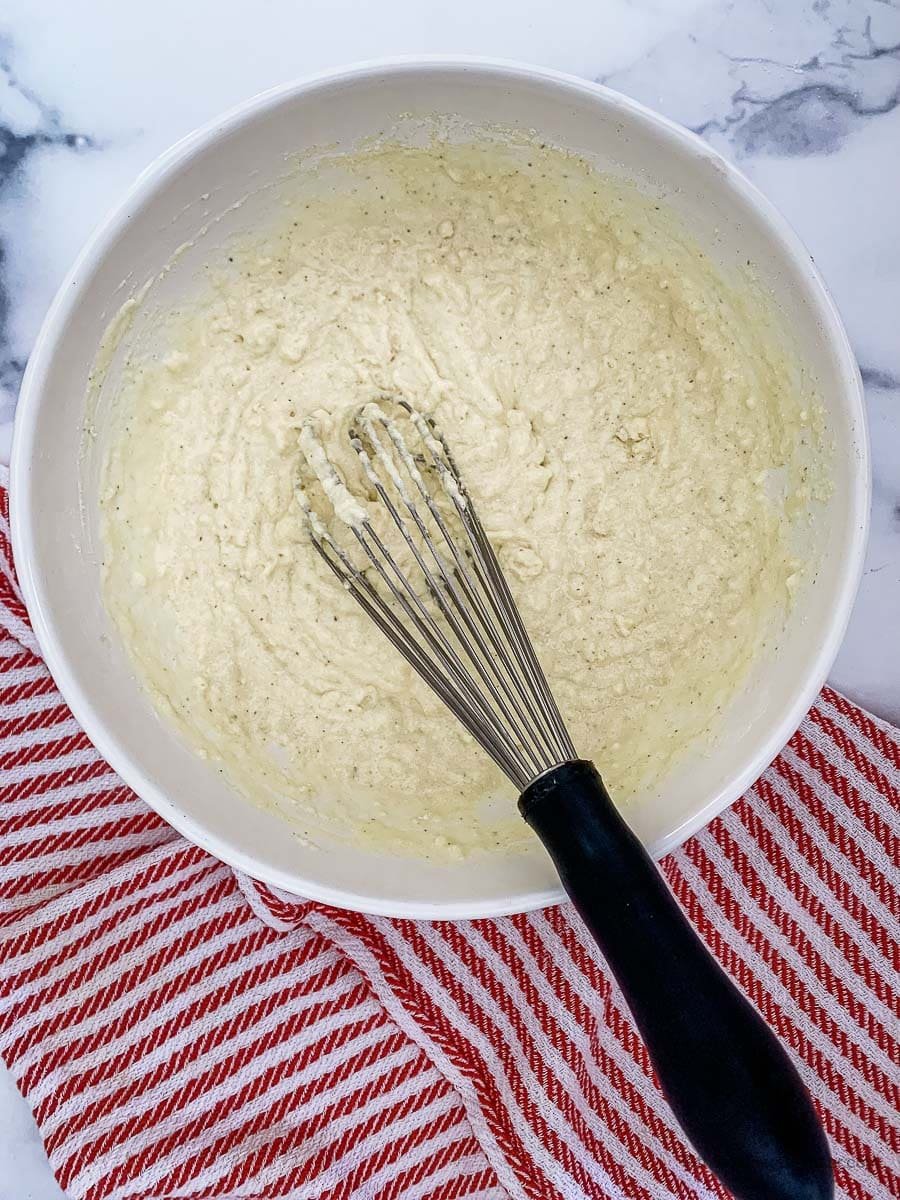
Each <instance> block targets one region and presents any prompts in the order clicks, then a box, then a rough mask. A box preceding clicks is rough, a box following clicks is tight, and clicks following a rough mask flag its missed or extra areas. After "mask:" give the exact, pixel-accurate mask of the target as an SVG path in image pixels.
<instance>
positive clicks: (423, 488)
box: [299, 400, 576, 791]
mask: <svg viewBox="0 0 900 1200" xmlns="http://www.w3.org/2000/svg"><path fill="white" fill-rule="evenodd" d="M382 403H385V402H382ZM394 403H395V405H396V408H397V410H399V417H400V418H406V419H405V420H404V424H405V425H407V426H408V428H409V432H410V434H411V437H410V438H409V440H408V438H407V436H406V435H405V433H404V432H403V431H401V428H400V424H399V420H398V419H395V418H393V417H390V416H388V415H387V414H386V413H385V411H384V409H383V408H382V405H381V404H369V405H366V406H365V407H363V408H362V409H361V410H360V411H359V413H358V414H357V415H356V418H355V420H354V421H353V422H352V423H351V426H350V431H349V443H350V446H351V448H352V449H353V451H354V452H355V454H356V457H357V459H358V461H359V463H360V466H361V469H362V475H363V478H364V480H365V481H366V483H367V484H368V486H369V487H370V488H371V490H372V492H373V493H374V496H375V497H376V498H377V500H378V501H379V502H380V505H381V507H382V509H383V510H384V511H385V512H386V514H387V515H388V516H389V517H390V523H391V526H392V527H393V528H394V529H395V530H396V531H397V532H398V533H399V534H400V538H401V543H400V546H399V547H398V549H400V548H405V550H406V551H407V552H408V554H409V555H410V556H411V564H414V569H413V570H412V571H411V572H410V570H408V569H404V567H403V566H401V556H399V555H398V554H397V553H395V551H394V550H393V549H392V547H391V546H390V545H389V544H388V537H387V534H386V533H385V534H384V535H382V534H381V533H380V532H379V530H378V529H376V527H375V524H374V523H373V518H372V516H371V515H370V510H369V509H368V508H367V507H366V506H364V505H363V504H361V503H360V501H359V498H358V497H356V496H354V495H353V494H352V493H351V491H350V489H349V488H348V486H347V483H346V480H345V478H344V476H343V474H342V473H341V472H340V471H339V469H338V468H337V466H336V465H335V464H333V463H332V462H331V461H330V459H329V458H328V456H327V454H326V453H325V450H324V447H323V446H322V443H321V441H320V440H319V438H318V435H317V433H316V431H315V428H314V426H313V425H312V423H311V422H309V423H307V425H305V426H304V429H303V431H302V434H301V449H302V450H303V453H304V459H305V464H306V477H307V478H306V480H304V481H303V482H301V485H300V487H299V493H300V500H301V503H302V505H303V508H304V511H305V513H306V517H307V523H308V527H309V531H310V536H311V539H312V542H313V545H314V546H315V548H316V550H317V551H318V553H319V554H320V555H321V557H322V558H323V559H324V561H325V562H326V563H327V564H328V566H329V568H330V569H331V571H332V572H333V573H334V574H335V575H336V576H337V578H338V579H339V580H340V582H341V583H342V584H343V586H344V587H345V588H346V590H347V591H348V592H349V593H350V594H351V595H352V596H353V597H354V599H355V600H357V601H358V603H359V604H360V605H361V606H362V608H363V609H364V611H365V612H366V614H367V615H368V616H369V617H370V619H371V620H372V621H374V623H375V624H376V625H377V626H378V628H379V629H380V630H381V631H382V632H383V633H384V634H385V635H386V636H387V637H388V638H389V639H390V641H391V642H392V643H393V644H394V646H395V647H396V648H397V649H398V650H399V651H400V653H401V654H402V655H403V657H404V658H405V659H406V661H407V662H408V663H409V664H410V666H412V668H413V669H414V670H415V671H416V672H417V673H418V674H419V675H420V676H421V677H422V678H423V679H424V680H425V682H426V683H427V684H428V685H429V687H431V688H432V690H433V691H434V692H435V693H436V694H437V695H438V697H439V698H440V699H441V700H442V701H443V702H444V704H446V705H447V707H448V708H449V709H450V710H451V711H452V712H453V713H454V715H455V716H456V717H457V718H458V720H460V721H461V722H462V724H463V725H464V726H465V728H466V729H467V730H468V731H469V732H470V733H471V734H472V736H473V737H474V738H475V739H476V741H477V742H479V744H480V745H481V746H482V747H483V749H484V750H485V751H486V752H487V753H488V754H489V755H490V757H491V758H492V759H493V760H494V762H495V763H496V764H497V766H498V767H499V768H500V770H501V771H503V773H504V774H505V775H506V776H507V777H508V778H509V779H510V781H511V782H512V783H513V784H514V785H515V786H516V787H517V788H518V789H519V790H520V791H522V790H524V789H525V788H526V787H527V786H528V784H529V783H530V782H531V781H532V780H534V779H535V778H537V777H538V776H539V775H541V774H543V772H545V771H547V770H549V769H550V768H551V767H553V766H556V765H557V764H559V763H561V762H566V761H569V760H571V759H573V758H575V757H576V755H575V750H574V747H573V746H572V742H571V739H570V737H569V735H568V732H567V730H566V727H565V723H564V721H563V719H562V716H561V714H560V711H559V708H558V706H557V704H556V701H555V700H554V698H553V695H552V693H551V691H550V688H549V686H548V684H547V681H546V677H545V676H544V673H543V670H542V669H541V666H540V663H539V662H538V659H537V655H536V654H535V652H534V648H533V646H532V644H531V641H530V639H529V637H528V634H527V632H526V630H525V627H524V624H523V622H522V619H521V617H520V615H519V613H518V610H517V608H516V605H515V601H514V600H513V597H512V593H511V591H510V589H509V585H508V584H507V581H506V579H505V577H504V575H503V571H502V568H501V567H500V563H499V561H498V559H497V556H496V554H495V552H494V550H493V548H492V546H491V543H490V541H489V539H488V538H487V536H486V534H485V531H484V528H483V526H482V524H481V521H480V519H479V517H478V514H477V513H476V511H475V508H474V506H473V505H472V501H471V498H470V497H469V494H468V492H467V490H466V488H465V486H464V484H463V482H462V479H461V478H460V475H459V471H458V470H457V467H456V463H455V461H454V459H453V457H452V455H451V454H450V451H449V449H448V447H447V445H446V442H445V441H444V439H443V437H442V436H441V434H440V433H439V432H438V431H437V429H436V427H435V425H434V422H433V420H432V419H431V418H429V417H425V416H423V415H422V414H420V413H418V412H417V411H416V410H415V409H414V408H413V407H412V406H411V405H410V404H408V403H407V402H406V401H405V400H399V401H396V402H394ZM411 445H412V447H414V449H411ZM308 483H317V484H318V488H319V492H321V493H323V494H324V496H325V506H324V508H325V513H324V515H323V514H322V513H320V512H319V511H317V509H316V507H315V505H314V503H313V500H312V498H311V497H312V494H311V492H310V489H309V487H308ZM448 502H449V503H448ZM420 505H421V507H420ZM329 515H330V516H331V518H332V520H331V525H332V526H334V527H344V528H345V529H346V528H349V530H350V531H351V532H352V535H353V538H354V540H355V542H356V544H357V545H358V546H359V548H360V549H361V550H362V552H363V556H364V557H363V560H362V561H361V562H357V561H355V559H356V557H357V556H351V554H350V553H349V552H348V551H347V550H346V549H344V548H343V546H342V545H341V544H340V541H339V540H338V537H336V536H335V535H334V534H333V533H332V532H331V529H330V528H329V523H328V517H329ZM379 524H381V522H379ZM388 528H390V526H389V527H388ZM411 574H412V578H411ZM414 580H415V582H414ZM423 584H424V587H423V586H422V585H423ZM429 602H430V603H429Z"/></svg>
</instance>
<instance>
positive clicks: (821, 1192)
mask: <svg viewBox="0 0 900 1200" xmlns="http://www.w3.org/2000/svg"><path fill="white" fill-rule="evenodd" d="M519 810H520V812H521V813H522V816H523V817H524V818H525V820H526V821H527V822H528V824H529V825H530V826H531V827H532V829H533V830H534V831H535V833H537V835H538V837H540V839H541V841H542V842H543V843H544V846H545V847H546V849H547V850H548V852H549V853H550V857H551V858H552V859H553V861H554V863H555V865H556V868H557V870H558V872H559V876H560V879H561V880H562V883H563V886H564V887H565V889H566V891H567V892H568V894H569V897H570V898H571V900H572V901H573V903H574V904H575V907H576V908H577V909H578V911H579V913H580V914H581V916H582V918H583V920H584V921H585V923H586V925H587V927H588V929H589V930H590V931H591V934H592V935H593V937H594V939H595V941H596V942H597V945H598V946H599V947H600V949H601V951H602V952H603V955H604V957H605V958H606V960H607V962H608V963H609V966H610V968H611V970H612V972H613V974H614V975H615V976H616V979H617V980H618V982H619V985H620V986H621V988H622V991H623V993H624V995H625V999H626V1001H627V1002H628V1006H629V1008H630V1009H631V1013H632V1015H633V1017H634V1020H635V1022H636V1024H637V1026H638V1028H639V1030H640V1032H641V1035H642V1037H643V1039H644V1042H645V1044H646V1046H647V1049H648V1051H649V1053H650V1057H651V1059H652V1061H653V1065H654V1067H655V1069H656V1072H657V1075H658V1077H659V1081H660V1084H661V1086H662V1090H663V1092H664V1093H665V1095H666V1098H667V1099H668V1101H669V1103H670V1105H671V1106H672V1109H673V1111H674V1112H675V1115H676V1117H677V1118H678V1120H679V1122H680V1123H681V1125H682V1127H683V1129H684V1131H685V1133H686V1134H687V1136H688V1138H689V1139H690V1140H691V1142H692V1143H693V1145H694V1146H695V1147H696V1149H697V1151H698V1152H699V1154H700V1155H701V1157H702V1158H703V1159H704V1160H705V1161H706V1162H707V1163H708V1165H709V1166H710V1167H711V1168H712V1170H713V1171H715V1173H716V1174H717V1175H718V1176H719V1178H720V1179H721V1180H722V1181H723V1183H725V1184H726V1186H727V1187H728V1188H729V1189H730V1190H731V1191H732V1192H733V1193H734V1195H735V1197H737V1198H738V1200H829V1198H830V1197H831V1196H832V1195H833V1179H832V1170H831V1159H830V1155H829V1151H828V1144H827V1141H826V1139H825V1135H824V1132H823V1131H822V1127H821V1125H820V1124H819V1121H818V1118H817V1117H816V1113H815V1110H814V1108H813V1105H812V1101H811V1100H810V1097H809V1095H808V1093H807V1091H806V1089H805V1087H804V1086H803V1083H802V1081H801V1079H800V1077H799V1075H798V1074H797V1071H796V1070H795V1068H794V1066H793V1065H792V1063H791V1061H790V1059H789V1058H788V1056H787V1054H786V1053H785V1051H784V1050H783V1049H782V1047H781V1044H780V1043H779V1042H778V1040H777V1038H776V1037H775V1035H774V1034H773V1033H772V1031H771V1030H770V1029H769V1027H768V1026H767V1025H766V1023H765V1022H764V1021H763V1019H762V1018H761V1017H760V1016H759V1014H758V1013H757V1012H756V1011H755V1010H754V1009H753V1007H752V1006H751V1005H750V1004H749V1003H748V1001H747V1000H746V999H745V998H744V997H743V995H741V993H740V992H739V991H738V989H737V988H736V987H735V986H734V984H733V983H732V982H731V980H730V979H729V978H728V976H727V975H726V974H725V972H724V971H723V970H722V969H721V967H720V966H719V965H718V963H717V962H716V960H715V959H714V958H713V956H712V955H711V954H710V952H709V951H708V950H707V949H706V946H705V945H704V944H703V942H702V941H701V939H700V937H699V936H698V934H697V933H696V932H695V931H694V929H693V928H692V926H691V924H690V922H689V921H688V920H687V918H686V917H685V915H684V913H683V912H682V910H681V909H680V907H679V906H678V904H677V902H676V900H675V898H674V896H673V895H672V893H671V892H670V891H669V888H668V886H667V885H666V882H665V880H664V879H663V876H662V874H661V873H660V871H659V870H658V868H657V867H656V864H655V863H654V862H653V860H652V859H651V858H650V856H649V855H648V854H647V852H646V851H645V850H644V848H643V846H642V845H641V843H640V841H639V840H638V838H637V837H636V836H635V835H634V833H632V831H631V830H630V829H629V828H628V826H627V825H626V823H625V821H624V820H623V819H622V817H621V816H620V815H619V813H618V812H617V810H616V808H615V806H614V805H613V803H612V801H611V800H610V798H609V795H608V794H607V791H606V788H605V787H604V786H603V781H602V780H601V778H600V775H599V774H598V772H597V770H596V768H595V767H594V765H593V763H590V762H585V761H582V760H575V761H572V762H567V763H563V764H562V765H561V766H558V767H554V768H553V769H552V770H550V771H548V772H546V773H545V774H544V775H542V776H540V777H539V778H538V779H537V780H535V782H534V783H532V784H531V785H530V786H529V787H528V788H526V790H525V791H524V792H523V793H522V796H521V797H520V799H519Z"/></svg>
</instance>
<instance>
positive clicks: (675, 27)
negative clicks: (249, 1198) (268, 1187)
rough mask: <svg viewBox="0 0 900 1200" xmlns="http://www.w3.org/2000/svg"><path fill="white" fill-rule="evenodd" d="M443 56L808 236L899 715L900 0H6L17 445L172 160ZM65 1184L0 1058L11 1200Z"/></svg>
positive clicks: (7, 297) (4, 285)
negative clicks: (87, 263) (670, 129)
mask: <svg viewBox="0 0 900 1200" xmlns="http://www.w3.org/2000/svg"><path fill="white" fill-rule="evenodd" d="M440 52H443V53H466V54H486V55H497V56H503V57H508V58H519V59H523V60H526V61H531V62H536V63H541V64H545V65H548V66H552V67H556V68H559V69H561V70H566V71H571V72H573V73H576V74H579V75H584V76H587V77H589V78H592V79H598V80H600V81H601V82H604V83H608V84H609V85H610V86H612V87H616V88H618V89H620V90H622V91H624V92H627V93H628V94H630V95H632V96H635V97H637V98H638V99H640V100H643V101H644V102H646V103H647V104H649V105H651V106H653V107H655V108H657V109H659V110H661V111H662V112H665V113H667V114H668V115H669V116H672V117H674V118H675V119H676V120H678V121H681V122H683V123H684V124H685V125H688V126H690V127H691V128H693V129H696V130H698V131H699V132H701V133H702V134H703V136H704V137H707V138H708V139H709V140H710V142H711V143H712V144H713V145H715V146H716V147H718V148H719V149H721V150H722V151H724V153H725V154H727V155H729V156H730V157H731V158H733V159H734V160H735V161H737V162H738V163H739V164H740V166H741V167H742V169H743V170H744V171H745V172H746V173H747V174H748V175H749V176H750V177H751V178H752V179H754V180H755V181H756V182H757V183H758V184H759V185H760V186H761V187H762V188H763V190H764V191H766V192H767V193H768V194H769V195H770V196H771V197H772V198H773V199H774V200H775V202H776V203H777V204H778V205H779V206H780V207H781V209H782V210H783V211H784V212H785V214H786V215H787V216H788V218H789V219H790V220H791V221H792V222H793V223H794V225H795V226H796V228H797V229H798V230H799V232H800V234H801V236H802V237H803V238H804V239H805V241H806V243H807V245H808V247H809V248H810V250H811V252H812V253H813V255H814V257H815V258H816V260H817V262H818V263H819V266H820V267H821V269H822V271H823V273H824V275H825V278H826V280H827V281H828V283H829V284H830V286H831V288H832V290H833V293H834V295H835V297H836V299H837V302H838V305H839V306H840V308H841V311H842V312H843V314H844V318H845V320H846V323H847V326H848V328H849V331H850V337H851V339H852V341H853V344H854V347H855V349H856V353H857V355H858V358H859V361H860V364H861V366H862V369H863V375H864V378H865V381H866V390H867V400H868V405H869V417H870V421H871V431H872V442H873V450H874V471H875V478H874V483H875V488H874V505H873V513H872V535H871V541H870V546H869V553H868V559H867V564H866V574H865V577H864V579H863V583H862V588H861V591H860V595H859V599H858V601H857V605H856V609H855V612H854V615H853V619H852V622H851V625H850V629H849V631H848V634H847V638H846V641H845V644H844V648H843V650H842V652H841V655H840V657H839V659H838V662H837V664H836V665H835V668H834V672H833V676H832V678H833V682H834V683H835V684H836V685H837V686H838V687H840V688H842V689H843V690H844V691H845V692H847V693H848V694H849V695H851V696H852V697H854V698H855V699H857V700H859V701H860V702H861V703H863V704H866V705H867V706H868V707H869V708H871V709H873V710H874V711H876V712H878V713H880V714H881V715H883V716H885V717H887V718H889V719H892V720H894V721H895V722H900V336H898V334H900V235H898V229H900V217H898V212H900V210H898V200H900V4H898V2H897V0H706V2H698V0H630V2H629V0H603V2H599V0H555V2H554V3H548V2H547V0H454V3H452V4H440V5H436V4H429V3H427V2H424V3H423V0H382V2H378V0H372V2H370V3H362V2H361V0H360V2H358V3H357V2H354V0H305V3H302V4H300V3H296V2H295V0H256V2H255V3H252V4H251V3H247V2H246V0H189V2H187V3H186V2H185V0H153V3H152V4H128V3H124V4H123V3H122V0H82V2H81V3H79V4H62V3H59V2H58V0H5V2H4V4H3V6H2V9H0V454H2V453H4V452H5V449H6V447H8V439H9V428H10V427H9V420H10V419H11V417H12V412H13V409H14V405H15V396H16V390H17V387H18V383H19V380H20V378H21V372H22V369H23V367H24V363H25V360H26V359H27V356H28V351H29V348H30V346H31V344H32V342H33V339H34V336H35V334H36V332H37V329H38V327H39V325H40V322H41V319H42V317H43V314H44V312H45V310H46V308H47V305H48V303H49V301H50V299H51V297H52V295H53V292H54V290H55V289H56V287H57V286H58V284H59V282H60V280H61V279H62V277H63V274H64V273H65V271H66V269H67V268H68V266H69V264H70V262H71V260H72V258H73V256H74V255H75V253H76V251H77V250H78V248H79V246H80V244H81V242H82V241H83V239H84V238H85V237H86V235H87V234H88V233H89V231H90V230H91V228H92V227H93V226H94V224H95V223H96V222H97V221H98V220H99V219H100V217H101V216H102V215H103V213H104V212H105V211H106V209H107V208H108V207H109V206H110V205H111V204H112V203H113V202H114V201H115V200H116V199H117V197H118V196H119V195H120V194H121V193H122V191H123V190H124V189H125V188H126V187H127V185H128V184H129V183H130V182H131V180H132V179H133V178H134V176H135V175H136V174H137V172H138V171H140V170H141V169H142V168H143V167H144V166H145V165H146V164H147V163H148V162H149V161H150V160H151V159H152V158H153V157H154V156H155V155H156V154H158V153H159V152H160V151H161V150H163V149H164V148H165V147H166V146H167V145H168V144H169V143H170V142H172V141H173V140H174V139H175V138H177V137H180V136H181V135H182V134H184V133H185V132H187V131H188V130H189V129H191V128H192V127H194V126H196V125H198V124H200V123H201V122H204V121H206V120H207V119H208V118H210V117H212V116H213V115H215V113H216V112H218V111H220V110H221V109H223V108H227V107H229V106H230V105H232V104H234V103H236V102H237V101H239V100H241V99H243V98H244V97H246V96H248V95H250V94H252V93H253V92H256V91H259V90H261V89H263V88H267V87H270V86H272V85H273V84H276V83H281V82H283V81H285V80H288V79H291V78H294V77H297V76H300V75H303V74H306V73H309V72H312V71H317V70H320V69H323V68H326V67H331V66H336V65H339V64H340V63H345V62H350V61H353V60H355V59H362V58H372V57H377V56H383V55H392V54H414V53H440ZM4 422H5V424H3V423H4ZM60 1195H61V1193H60V1191H59V1189H58V1187H57V1186H56V1184H55V1183H54V1180H53V1177H52V1174H51V1172H50V1169H49V1166H48V1164H47V1161H46V1158H45V1156H44V1154H43V1150H42V1148H41V1144H40V1140H39V1138H38V1134H37V1131H36V1128H35V1126H34V1123H33V1121H32V1119H31V1116H30V1113H29V1112H28V1109H27V1108H26V1106H25V1104H24V1103H23V1102H22V1101H21V1099H20V1098H19V1097H18V1095H17V1093H16V1092H15V1089H14V1087H13V1085H12V1082H11V1080H10V1079H9V1077H8V1075H4V1074H3V1072H2V1070H0V1200H51V1198H56V1197H59V1196H60Z"/></svg>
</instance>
